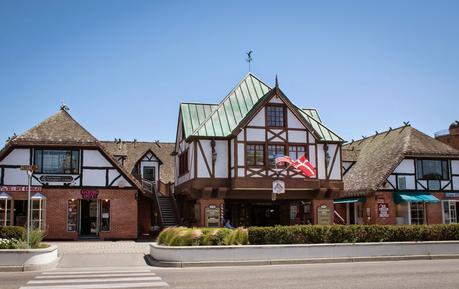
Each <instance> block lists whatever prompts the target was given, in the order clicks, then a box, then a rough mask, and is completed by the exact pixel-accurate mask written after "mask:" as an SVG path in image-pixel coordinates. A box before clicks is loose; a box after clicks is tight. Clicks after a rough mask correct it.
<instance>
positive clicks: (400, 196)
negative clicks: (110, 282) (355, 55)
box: [394, 192, 440, 204]
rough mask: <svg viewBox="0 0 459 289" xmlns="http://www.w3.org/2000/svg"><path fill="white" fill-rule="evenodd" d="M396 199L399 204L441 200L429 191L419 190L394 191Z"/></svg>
mask: <svg viewBox="0 0 459 289" xmlns="http://www.w3.org/2000/svg"><path fill="white" fill-rule="evenodd" d="M394 201H395V202H396V203H397V204H398V203H401V202H424V203H438V202H440V200H439V199H437V198H436V197H435V196H433V195H431V194H429V193H419V192H414V193H411V192H396V193H394Z"/></svg>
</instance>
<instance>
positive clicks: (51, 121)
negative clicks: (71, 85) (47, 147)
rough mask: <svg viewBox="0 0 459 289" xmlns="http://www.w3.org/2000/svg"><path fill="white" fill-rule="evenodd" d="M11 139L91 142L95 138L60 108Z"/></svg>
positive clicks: (93, 141) (17, 140) (49, 141)
mask: <svg viewBox="0 0 459 289" xmlns="http://www.w3.org/2000/svg"><path fill="white" fill-rule="evenodd" d="M13 141H14V142H45V143H56V144H57V143H78V144H91V143H95V142H96V141H97V139H96V138H95V137H94V136H92V135H91V134H90V133H89V132H88V131H87V130H86V129H85V128H84V127H82V126H81V125H80V124H79V123H78V122H77V121H76V120H74V119H73V118H72V117H71V116H70V114H69V113H68V112H67V111H66V110H65V109H60V110H59V111H58V112H57V113H55V114H53V115H52V116H50V117H48V118H47V119H45V120H44V121H42V122H40V123H39V124H37V125H36V126H34V127H32V128H31V129H29V130H28V131H26V132H25V133H23V134H21V135H19V136H18V137H16V138H15V139H14V140H13Z"/></svg>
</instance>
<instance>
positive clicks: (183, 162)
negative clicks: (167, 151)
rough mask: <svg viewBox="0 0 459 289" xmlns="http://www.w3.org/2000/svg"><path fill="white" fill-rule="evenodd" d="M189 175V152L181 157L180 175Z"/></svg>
mask: <svg viewBox="0 0 459 289" xmlns="http://www.w3.org/2000/svg"><path fill="white" fill-rule="evenodd" d="M186 173H188V150H186V151H184V152H183V153H182V154H181V155H179V175H184V174H186Z"/></svg>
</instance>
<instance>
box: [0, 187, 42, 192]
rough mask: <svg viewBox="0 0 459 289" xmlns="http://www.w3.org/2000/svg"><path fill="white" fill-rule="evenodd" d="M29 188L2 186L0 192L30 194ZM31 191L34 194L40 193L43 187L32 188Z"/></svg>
mask: <svg viewBox="0 0 459 289" xmlns="http://www.w3.org/2000/svg"><path fill="white" fill-rule="evenodd" d="M28 191H29V187H28V186H1V187H0V192H28ZM30 191H31V192H34V193H40V192H41V187H40V186H31V187H30Z"/></svg>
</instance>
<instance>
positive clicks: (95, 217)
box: [80, 200, 99, 236]
mask: <svg viewBox="0 0 459 289" xmlns="http://www.w3.org/2000/svg"><path fill="white" fill-rule="evenodd" d="M98 234H99V203H98V200H81V201H80V235H83V236H97V235H98Z"/></svg>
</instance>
